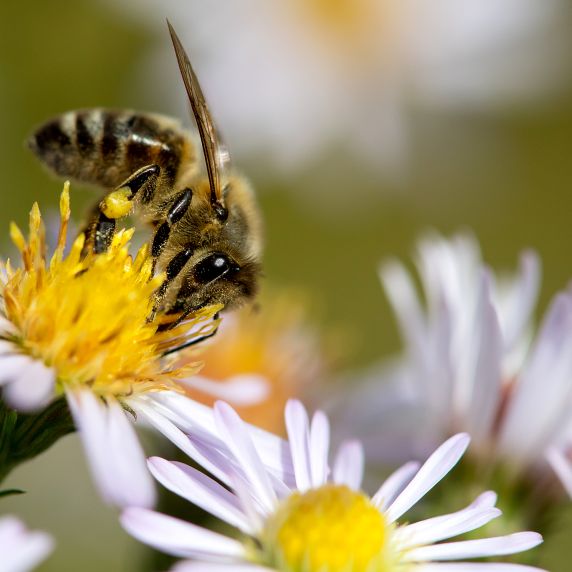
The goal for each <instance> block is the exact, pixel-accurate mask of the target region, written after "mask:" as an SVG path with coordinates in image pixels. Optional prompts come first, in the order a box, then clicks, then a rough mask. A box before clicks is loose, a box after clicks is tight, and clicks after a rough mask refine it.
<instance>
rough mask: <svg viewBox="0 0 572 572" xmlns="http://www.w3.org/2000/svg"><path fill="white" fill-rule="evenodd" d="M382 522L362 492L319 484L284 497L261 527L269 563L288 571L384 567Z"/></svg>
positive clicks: (371, 571)
mask: <svg viewBox="0 0 572 572" xmlns="http://www.w3.org/2000/svg"><path fill="white" fill-rule="evenodd" d="M387 528H388V527H387V523H386V521H385V518H384V516H383V515H382V514H381V512H380V511H379V510H378V509H377V508H376V507H374V506H373V505H372V504H371V502H370V500H369V499H368V497H367V496H365V495H364V494H362V493H360V492H357V491H353V490H351V489H350V488H349V487H347V486H343V485H324V486H322V487H320V488H318V489H313V490H310V491H308V492H305V493H294V494H292V495H291V496H290V497H288V498H287V499H286V500H285V501H284V502H283V504H282V505H281V507H280V508H279V510H278V511H277V513H276V514H275V515H274V516H273V517H272V518H271V519H270V520H269V522H268V524H267V526H266V528H265V536H264V538H265V545H266V546H267V552H268V553H270V554H271V555H272V556H271V560H272V563H271V564H272V565H273V566H275V567H277V568H278V569H279V570H281V571H282V570H284V571H289V572H365V571H367V572H384V571H386V570H387V566H386V562H387V558H386V555H385V548H386V544H387V542H386V541H387V534H388V532H387Z"/></svg>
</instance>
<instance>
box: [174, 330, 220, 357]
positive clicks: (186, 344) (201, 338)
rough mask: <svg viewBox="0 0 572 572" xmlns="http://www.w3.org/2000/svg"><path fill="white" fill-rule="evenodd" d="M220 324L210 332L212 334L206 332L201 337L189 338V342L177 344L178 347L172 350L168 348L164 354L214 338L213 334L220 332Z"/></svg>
mask: <svg viewBox="0 0 572 572" xmlns="http://www.w3.org/2000/svg"><path fill="white" fill-rule="evenodd" d="M218 328H219V327H218V325H217V326H216V327H215V329H214V330H213V331H212V332H211V333H210V334H205V335H204V336H201V337H200V338H195V339H194V340H189V341H188V342H186V343H184V344H181V345H180V346H177V347H176V348H171V349H170V350H167V351H166V352H164V353H163V356H168V355H169V354H173V353H175V352H178V351H181V350H184V349H185V348H190V347H191V346H194V345H196V344H200V343H201V342H204V341H205V340H208V339H209V338H212V337H213V336H216V334H217V332H218Z"/></svg>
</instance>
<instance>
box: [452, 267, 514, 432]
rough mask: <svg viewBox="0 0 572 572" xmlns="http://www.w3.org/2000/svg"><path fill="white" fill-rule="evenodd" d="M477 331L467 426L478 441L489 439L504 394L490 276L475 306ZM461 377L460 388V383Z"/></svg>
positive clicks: (484, 283) (482, 280)
mask: <svg viewBox="0 0 572 572" xmlns="http://www.w3.org/2000/svg"><path fill="white" fill-rule="evenodd" d="M476 312H477V316H478V318H477V319H476V323H477V324H478V327H477V329H478V331H477V332H475V333H474V334H473V341H472V343H473V344H475V345H476V348H475V349H476V356H475V360H476V363H475V364H474V367H473V370H472V378H471V379H470V382H469V384H468V385H469V387H467V391H466V396H465V397H466V400H467V401H466V407H464V408H463V409H464V410H465V411H466V414H467V419H466V423H467V424H466V429H467V431H468V432H469V433H470V435H471V436H472V437H473V439H475V440H480V441H482V440H485V439H487V438H489V436H490V433H491V431H492V426H493V423H494V420H495V415H496V413H497V409H498V405H499V401H500V397H501V382H502V373H501V364H502V350H503V347H502V344H503V342H502V334H501V329H500V325H499V322H498V316H497V311H496V308H495V306H494V305H493V302H492V299H491V276H490V275H489V274H488V273H487V272H484V273H483V275H482V277H481V284H480V288H479V297H478V301H477V308H476ZM460 381H461V380H460V379H459V383H458V384H457V385H458V388H459V387H460V386H461V383H460Z"/></svg>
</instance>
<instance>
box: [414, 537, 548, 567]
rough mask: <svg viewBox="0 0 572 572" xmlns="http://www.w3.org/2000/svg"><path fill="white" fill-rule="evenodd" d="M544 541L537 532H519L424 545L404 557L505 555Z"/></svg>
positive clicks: (427, 558)
mask: <svg viewBox="0 0 572 572" xmlns="http://www.w3.org/2000/svg"><path fill="white" fill-rule="evenodd" d="M541 542H542V536H541V535H540V534H538V533H537V532H517V533H516V534H509V535H507V536H497V537H494V538H482V539H479V540H463V541H461V542H446V543H443V544H433V545H432V546H422V547H420V548H414V549H413V550H409V551H407V552H406V553H405V554H404V555H403V558H404V559H405V560H407V561H409V562H423V561H431V560H457V559H460V558H480V557H485V556H503V555H506V554H515V553H517V552H523V551H525V550H530V549H531V548H534V547H535V546H538V545H539V544H540V543H541Z"/></svg>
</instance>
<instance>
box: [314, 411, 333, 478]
mask: <svg viewBox="0 0 572 572" xmlns="http://www.w3.org/2000/svg"><path fill="white" fill-rule="evenodd" d="M329 450H330V424H329V422H328V418H327V417H326V415H325V414H324V413H323V412H322V411H316V413H314V417H313V419H312V426H311V429H310V472H311V473H312V486H313V487H315V488H317V487H320V486H322V485H324V484H325V483H326V481H327V478H328V471H329V468H328V453H329Z"/></svg>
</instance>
